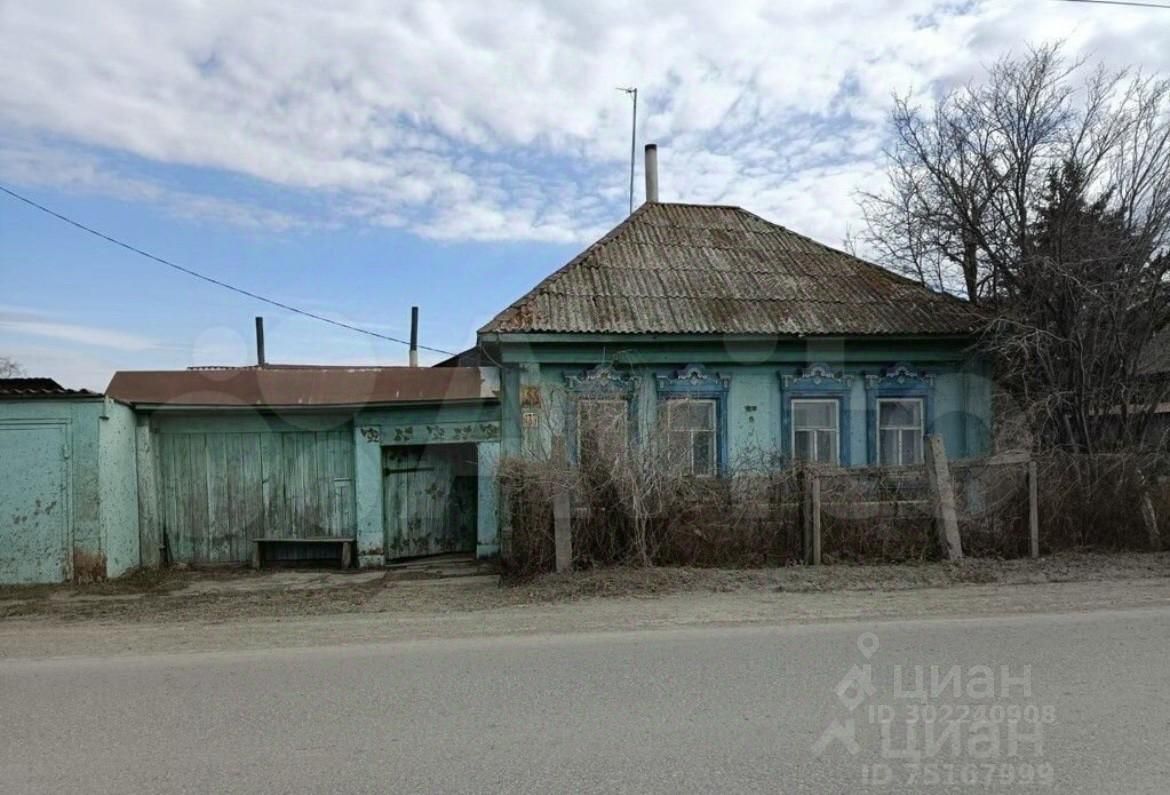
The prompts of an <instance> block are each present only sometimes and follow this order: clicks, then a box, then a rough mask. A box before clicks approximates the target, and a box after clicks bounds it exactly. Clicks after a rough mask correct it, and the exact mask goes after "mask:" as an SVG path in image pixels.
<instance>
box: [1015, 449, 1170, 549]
mask: <svg viewBox="0 0 1170 795" xmlns="http://www.w3.org/2000/svg"><path fill="white" fill-rule="evenodd" d="M1165 467H1166V459H1165V456H1164V454H1158V453H1153V452H1132V453H1116V454H1098V455H1076V454H1071V453H1066V452H1062V451H1054V452H1049V453H1046V454H1044V455H1042V456H1040V457H1039V458H1038V459H1037V468H1038V471H1039V484H1040V500H1039V505H1040V547H1041V551H1044V552H1048V551H1056V550H1062V549H1081V548H1093V549H1103V550H1116V549H1149V548H1150V546H1151V543H1150V541H1151V539H1150V535H1149V530H1148V528H1147V526H1146V523H1145V520H1144V518H1143V515H1142V502H1143V499H1145V498H1146V497H1147V496H1149V498H1150V499H1151V503H1152V505H1153V506H1154V507H1155V510H1156V509H1157V507H1158V502H1159V501H1160V500H1159V497H1160V496H1161V497H1162V500H1164V499H1165V497H1164V496H1162V495H1160V494H1159V492H1160V491H1162V489H1160V488H1159V485H1158V482H1157V478H1158V476H1159V475H1160V473H1163V472H1165ZM1160 513H1162V514H1163V516H1165V513H1166V512H1165V511H1162V512H1160ZM1160 524H1161V525H1162V526H1163V527H1165V526H1166V522H1165V521H1164V519H1163V520H1162V521H1160Z"/></svg>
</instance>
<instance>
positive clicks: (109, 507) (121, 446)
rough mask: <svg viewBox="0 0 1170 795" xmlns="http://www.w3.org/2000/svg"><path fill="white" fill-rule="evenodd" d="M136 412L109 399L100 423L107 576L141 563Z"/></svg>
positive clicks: (100, 478) (101, 507) (101, 482)
mask: <svg viewBox="0 0 1170 795" xmlns="http://www.w3.org/2000/svg"><path fill="white" fill-rule="evenodd" d="M135 467H136V459H135V450H134V412H133V411H132V410H131V409H130V408H129V407H127V406H124V405H122V404H121V403H117V402H115V401H112V400H109V399H107V400H106V403H105V411H104V413H103V416H102V419H101V421H100V423H99V447H98V494H99V500H100V502H99V505H100V517H101V518H100V522H101V526H102V529H103V536H104V542H103V545H102V549H103V552H104V554H105V559H106V574H105V576H107V577H117V576H119V575H122V574H125V573H126V572H128V571H130V570H131V569H135V568H137V567H138V566H139V565H140V563H141V559H140V552H139V528H138V479H137V477H136V471H135Z"/></svg>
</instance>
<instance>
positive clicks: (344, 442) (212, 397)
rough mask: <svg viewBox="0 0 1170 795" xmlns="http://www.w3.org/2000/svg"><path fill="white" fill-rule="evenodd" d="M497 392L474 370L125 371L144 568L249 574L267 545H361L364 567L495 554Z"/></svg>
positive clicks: (488, 372)
mask: <svg viewBox="0 0 1170 795" xmlns="http://www.w3.org/2000/svg"><path fill="white" fill-rule="evenodd" d="M498 391H499V379H498V376H497V374H496V371H495V370H494V369H491V368H483V369H481V368H474V367H471V368H468V367H452V368H417V367H322V366H288V365H263V366H255V367H229V368H222V367H213V368H195V369H190V370H178V371H151V372H119V373H117V374H115V375H114V378H113V380H112V381H111V382H110V385H109V388H108V394H110V395H111V396H113V397H115V398H117V399H118V400H119V401H122V402H124V403H126V404H128V405H130V406H132V407H133V409H134V413H135V414H136V415H137V421H136V428H135V439H136V448H137V453H136V481H137V493H138V503H139V515H140V528H141V539H142V555H141V557H142V564H143V565H145V566H153V565H158V564H159V563H160V562H164V561H169V562H185V563H193V564H227V563H242V562H245V561H248V560H250V559H251V558H252V554H253V545H254V541H255V539H258V538H262V539H274V538H284V539H290V540H307V539H327V538H338V539H342V538H345V539H353V541H354V545H355V546H356V549H357V555H358V563H359V565H362V566H374V565H382V564H384V563H385V562H386V561H387V560H394V559H400V558H407V557H415V556H421V555H433V554H441V553H468V554H478V555H479V556H481V557H487V556H491V555H493V554H495V553H496V551H497V541H496V525H497V521H496V496H495V470H496V460H497V457H498V453H499V435H500V428H499V409H498ZM282 546H283V549H282V550H278V552H281V554H283V555H287V556H291V557H294V558H305V557H308V558H312V557H314V556H316V555H317V554H319V553H321V554H330V552H331V550H329V549H328V548H323V547H321V546H318V545H309V544H296V543H289V544H284V545H282Z"/></svg>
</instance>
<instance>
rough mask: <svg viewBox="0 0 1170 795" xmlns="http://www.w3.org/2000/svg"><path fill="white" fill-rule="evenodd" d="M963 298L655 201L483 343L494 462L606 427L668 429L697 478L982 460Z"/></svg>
mask: <svg viewBox="0 0 1170 795" xmlns="http://www.w3.org/2000/svg"><path fill="white" fill-rule="evenodd" d="M973 331H974V320H973V318H972V316H971V314H970V313H969V312H968V311H967V308H966V306H965V304H963V303H962V302H961V301H959V300H957V299H955V298H952V297H950V296H947V295H940V294H937V293H934V292H931V291H930V290H927V289H926V288H924V287H922V286H921V285H919V284H917V283H915V282H912V281H910V280H908V279H904V278H902V277H900V276H897V275H895V274H893V273H891V272H889V271H887V270H885V269H883V268H880V267H878V266H876V265H872V264H870V263H867V262H864V261H862V260H860V259H858V258H856V257H854V256H851V255H849V254H846V253H844V252H842V251H838V250H835V249H832V248H830V247H828V246H825V245H822V244H820V243H817V242H816V241H814V240H811V239H809V238H807V237H804V236H802V235H799V234H797V233H795V232H793V231H791V230H789V229H786V228H784V227H782V226H779V225H777V224H773V223H771V222H769V221H766V220H764V219H763V218H761V217H759V216H758V215H755V214H753V213H751V212H748V211H747V210H744V209H741V208H739V207H727V206H707V205H696V204H673V203H660V202H648V203H646V204H644V205H642V206H641V207H640V208H639V209H638V210H636V211H635V212H634V213H633V214H631V215H630V216H629V217H628V218H627V219H626V220H624V221H623V222H622V223H620V224H619V225H618V226H617V227H616V228H614V229H613V230H612V231H611V232H609V234H607V235H605V236H604V237H602V238H601V239H600V240H598V241H597V242H596V243H594V244H593V245H591V246H589V247H588V248H587V249H585V251H583V252H582V253H581V254H580V255H578V256H577V257H575V258H574V259H573V260H572V261H570V262H569V263H568V264H567V265H565V266H564V267H563V268H561V269H560V270H558V271H556V272H555V273H553V274H552V275H551V276H549V277H548V278H547V279H545V280H544V281H543V282H541V283H540V284H539V285H537V286H536V288H535V289H533V290H532V291H531V292H529V293H527V294H526V295H524V296H523V297H522V298H520V299H519V300H518V301H516V302H515V303H513V304H512V305H511V306H509V307H508V308H507V309H505V310H503V311H502V312H500V313H499V314H498V315H497V316H496V317H495V318H494V319H493V320H492V321H490V322H489V323H488V324H487V325H485V326H484V327H483V328H482V329H480V331H479V345H480V348H481V349H482V350H483V352H484V354H485V355H487V356H488V357H490V359H491V360H492V361H495V362H497V363H498V364H499V366H500V368H501V370H500V373H501V375H500V377H501V391H500V401H501V432H502V439H501V442H502V452H503V454H504V455H518V454H521V453H522V452H523V451H525V450H528V449H537V450H540V449H548V447H549V446H550V444H551V442H550V437H552V436H556V435H562V436H563V437H564V439H565V442H566V448H567V450H568V453H569V455H570V456H580V455H581V454H582V453H583V452H584V450H585V446H586V443H587V442H588V440H589V439H590V438H591V436H592V434H593V433H594V430H595V429H596V427H597V426H598V425H599V424H604V425H605V426H606V427H609V428H612V427H614V426H615V425H616V426H618V427H620V428H624V429H625V432H626V433H628V436H629V439H630V440H631V443H634V444H636V443H638V440H639V439H645V438H647V437H648V436H649V435H651V434H661V435H663V436H664V437H665V440H666V442H667V444H668V446H669V447H670V448H671V450H672V451H674V452H675V453H676V454H677V455H678V456H680V457H681V458H682V459H684V465H685V466H687V467H689V469H690V471H691V472H693V473H694V474H696V475H714V474H718V473H726V472H728V471H730V470H732V469H734V468H737V467H743V466H753V465H755V464H756V462H758V461H760V460H761V459H763V460H765V461H767V462H771V463H774V462H776V461H781V462H784V461H792V460H794V459H810V460H814V461H817V462H821V463H825V464H834V465H841V466H861V465H878V464H881V465H909V464H916V463H920V462H921V461H922V457H923V437H924V435H926V434H931V433H938V434H941V435H942V437H943V440H944V442H945V445H946V449H947V452H948V455H950V456H951V457H965V456H974V455H979V454H981V453H983V452H984V451H986V450H987V449H988V444H989V430H990V410H991V408H990V407H991V382H990V378H989V372H988V370H987V367H986V366H985V364H984V362H982V361H981V360H980V359H979V358H978V357H977V356H975V355H974V354H973V353H972V352H971V343H972V341H973V337H972V335H973Z"/></svg>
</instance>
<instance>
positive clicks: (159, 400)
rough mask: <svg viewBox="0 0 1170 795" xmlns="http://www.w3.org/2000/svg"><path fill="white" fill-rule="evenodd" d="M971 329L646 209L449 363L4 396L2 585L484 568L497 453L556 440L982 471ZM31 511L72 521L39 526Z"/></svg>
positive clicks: (221, 371)
mask: <svg viewBox="0 0 1170 795" xmlns="http://www.w3.org/2000/svg"><path fill="white" fill-rule="evenodd" d="M973 330H974V326H973V320H972V318H971V316H970V315H969V314H968V312H967V311H966V309H965V306H964V304H962V303H961V302H960V301H958V300H955V299H953V298H951V297H949V296H945V295H939V294H935V293H933V292H930V291H929V290H927V289H925V288H923V287H921V286H920V285H918V284H915V283H913V282H911V281H909V280H906V279H903V278H901V277H899V276H896V275H894V274H892V273H890V272H888V271H886V270H883V269H882V268H879V267H877V266H875V265H872V264H869V263H867V262H864V261H862V260H860V259H857V258H856V257H853V256H850V255H848V254H846V253H844V252H841V251H837V250H835V249H832V248H829V247H827V246H824V245H822V244H820V243H817V242H816V241H813V240H810V239H809V238H806V237H803V236H801V235H799V234H797V233H795V232H792V231H791V230H788V229H785V228H784V227H781V226H778V225H776V224H773V223H771V222H769V221H766V220H764V219H763V218H760V217H759V216H757V215H754V214H752V213H750V212H748V211H746V210H743V209H740V208H738V207H726V206H703V205H694V204H672V203H664V202H657V201H650V202H647V203H646V204H644V205H643V206H642V207H641V208H639V209H638V210H637V211H635V212H634V213H633V214H631V215H630V216H629V217H628V218H627V219H625V220H624V221H622V222H621V223H620V224H619V225H618V226H617V227H615V228H614V229H613V230H612V231H611V232H610V233H609V234H607V235H605V236H604V237H603V238H601V239H600V240H598V241H597V242H596V243H594V244H593V245H591V246H589V247H588V248H586V249H585V250H584V251H582V252H581V253H580V254H579V255H578V256H576V257H575V258H573V259H572V261H570V262H569V263H568V264H567V265H565V266H564V267H563V268H561V269H560V270H558V271H556V272H555V273H553V274H552V275H550V276H549V277H548V278H547V279H545V280H544V281H542V282H541V283H540V284H538V285H537V286H536V287H535V288H534V289H533V290H532V291H530V292H529V293H527V294H526V295H524V296H523V297H522V298H520V299H519V300H518V301H516V302H515V303H513V304H512V305H511V306H509V307H507V308H506V309H504V310H503V311H502V312H500V313H499V314H498V315H497V316H496V317H495V318H494V319H493V320H492V321H491V322H489V323H488V324H487V325H486V326H484V327H483V328H482V329H480V331H479V335H478V344H477V346H476V348H474V349H473V350H471V351H468V352H467V353H465V354H463V355H461V356H458V357H455V358H453V359H452V360H450V361H448V362H444V363H443V365H441V366H438V367H434V368H411V367H381V368H362V367H316V366H276V365H258V366H256V367H244V368H200V369H193V370H183V371H165V372H123V373H118V374H116V375H115V376H114V379H113V380H112V381H111V383H110V385H109V387H108V389H107V395H106V396H101V395H94V394H92V393H85V394H81V395H75V396H73V395H56V396H54V397H53V398H52V399H45V400H40V399H37V400H34V399H32V398H20V397H17V398H13V399H11V400H4V401H0V441H2V442H3V443H4V445H5V450H4V452H5V456H4V458H3V462H4V465H5V466H6V467H7V469H5V470H4V472H5V473H7V474H6V476H5V478H4V479H0V489H2V491H0V582H21V581H31V580H41V581H54V580H60V579H68V578H70V577H76V576H78V575H79V574H80V573H82V572H87V573H88V576H114V575H116V574H119V573H121V572H123V571H125V570H127V569H128V568H131V567H133V566H137V565H143V566H154V565H159V564H160V563H161V562H164V561H171V562H187V563H195V564H226V563H242V562H245V561H247V560H249V558H250V557H251V554H252V549H253V544H254V542H255V540H256V539H258V538H266V539H267V538H274V537H275V538H284V539H290V540H296V539H301V540H308V539H320V538H325V539H332V538H352V539H354V540H355V543H356V547H357V563H358V565H361V566H380V565H384V564H385V563H386V562H388V561H393V560H397V559H401V558H408V557H416V556H422V555H434V554H442V553H459V554H467V555H471V554H474V555H476V556H478V557H492V556H494V555H496V554H498V551H499V537H500V523H501V518H500V516H499V511H498V510H497V503H498V484H497V477H496V472H497V463H498V461H499V459H500V458H501V456H524V455H528V456H534V455H544V454H547V453H548V451H549V450H550V449H551V447H552V445H553V440H554V439H557V438H559V439H560V440H561V441H562V442H563V444H564V447H565V449H566V451H567V453H568V455H569V456H570V457H571V458H573V459H574V460H577V461H579V462H584V461H585V460H587V459H589V458H593V459H594V460H602V461H604V457H605V455H606V454H607V451H606V449H605V447H604V445H603V444H601V440H603V439H605V440H608V441H607V443H613V439H614V438H615V436H616V438H617V439H618V440H619V442H620V443H621V444H625V445H635V446H638V445H647V444H651V443H652V441H653V440H659V441H660V442H661V443H663V444H664V445H665V448H664V449H665V450H666V451H667V452H668V453H669V454H670V456H671V458H672V460H674V461H676V462H677V465H678V466H681V467H683V468H684V470H685V471H686V472H688V473H690V474H693V475H694V476H696V477H715V476H719V475H722V474H728V473H731V472H733V471H736V470H738V469H743V468H756V467H762V466H787V465H790V464H792V463H793V462H795V461H798V460H802V459H804V460H810V461H816V462H819V463H822V464H826V465H838V466H847V467H852V466H866V465H878V464H881V465H892V466H906V465H913V464H916V463H919V462H921V461H922V457H923V437H924V436H925V435H927V434H932V433H938V434H941V436H942V437H943V440H944V442H945V445H946V449H947V452H948V454H949V455H950V456H951V457H965V456H975V455H979V454H981V453H984V452H986V451H987V448H988V444H989V441H988V440H989V431H990V427H989V426H990V415H991V389H990V380H989V378H988V372H987V368H986V366H985V364H984V363H983V362H982V361H981V360H980V359H979V358H978V357H977V356H976V355H974V354H973V353H972V348H971V346H972V342H973ZM603 431H604V432H603ZM27 495H42V496H41V497H40V499H41V505H42V506H43V505H45V504H46V503H45V501H46V500H49V501H50V502H51V498H52V495H61V497H60V499H62V500H64V501H65V502H64V503H58V504H61V505H66V506H67V508H68V510H67V511H66V512H65V513H64V514H56V516H58V517H59V516H64V517H65V518H64V519H61V520H60V521H58V519H57V518H54V519H53V520H52V521H50V520H49V519H46V518H44V517H43V516H41V515H40V514H37V515H36V518H35V521H34V520H33V519H26V518H25V517H26V515H32V514H30V511H33V512H35V509H36V508H37V503H36V499H37V498H36V497H33V498H32V499H33V502H32V503H29V501H28V498H26V496H27ZM54 510H56V507H54ZM18 520H19V521H18ZM288 547H289V549H288V550H286V551H287V553H288V554H289V555H290V556H292V557H294V558H295V557H298V556H300V557H312V556H313V554H314V553H312V552H311V551H310V549H309V548H308V547H304V548H301V547H298V545H297V544H295V543H290V544H289V545H288ZM5 556H6V557H5ZM99 564H100V565H99Z"/></svg>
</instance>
